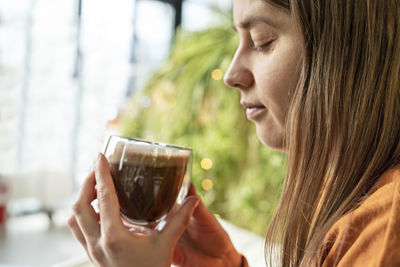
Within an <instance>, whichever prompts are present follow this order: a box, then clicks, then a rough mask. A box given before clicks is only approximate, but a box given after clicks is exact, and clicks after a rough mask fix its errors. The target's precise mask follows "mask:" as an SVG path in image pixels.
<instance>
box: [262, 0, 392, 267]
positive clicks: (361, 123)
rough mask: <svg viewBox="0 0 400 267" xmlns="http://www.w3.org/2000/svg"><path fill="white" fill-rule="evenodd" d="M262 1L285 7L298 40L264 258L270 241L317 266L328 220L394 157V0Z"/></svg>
mask: <svg viewBox="0 0 400 267" xmlns="http://www.w3.org/2000/svg"><path fill="white" fill-rule="evenodd" d="M264 1H266V2H269V3H272V4H274V5H278V6H280V7H282V8H285V9H287V11H288V12H290V13H291V14H292V15H293V17H294V19H295V21H296V22H298V25H299V29H300V31H302V33H303V36H304V44H305V53H304V60H303V65H302V77H301V79H300V82H299V86H298V88H297V90H296V92H295V95H294V96H293V100H292V105H291V110H290V112H289V114H288V118H287V130H286V141H285V142H286V148H287V152H288V170H287V175H286V179H285V184H284V189H283V192H282V197H281V201H280V204H279V206H278V208H277V211H276V214H275V216H274V218H273V220H272V222H271V225H270V227H269V229H268V232H267V241H266V242H267V243H266V256H267V257H269V256H271V255H273V252H274V249H273V244H274V243H275V242H277V243H278V244H280V248H279V253H278V254H279V255H278V256H280V262H281V264H282V266H285V267H286V266H311V265H319V264H320V263H321V260H323V259H322V258H321V253H320V252H321V250H322V249H323V247H324V238H325V236H326V234H327V232H328V231H329V229H330V228H331V227H332V225H333V224H334V223H335V222H336V221H337V220H338V219H339V218H340V217H342V216H343V215H344V214H346V213H348V212H349V211H351V210H353V209H354V208H356V207H357V206H358V205H359V204H360V203H361V202H362V200H363V199H365V197H366V196H367V195H368V193H369V192H370V190H371V189H372V187H373V186H374V185H375V184H376V182H377V180H378V179H379V177H381V176H382V174H383V173H384V172H385V171H386V170H389V169H391V168H394V167H395V166H396V165H398V164H399V162H400V82H399V80H400V39H399V38H400V36H399V32H400V2H399V1H398V0H363V1H355V0H321V1H314V0H292V1H290V0H264ZM272 257H273V256H272ZM275 264H276V262H275ZM272 265H274V263H272Z"/></svg>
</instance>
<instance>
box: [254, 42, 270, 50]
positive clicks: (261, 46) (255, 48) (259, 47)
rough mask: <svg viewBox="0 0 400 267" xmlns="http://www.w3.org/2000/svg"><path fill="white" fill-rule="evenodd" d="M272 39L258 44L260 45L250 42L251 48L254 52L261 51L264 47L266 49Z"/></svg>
mask: <svg viewBox="0 0 400 267" xmlns="http://www.w3.org/2000/svg"><path fill="white" fill-rule="evenodd" d="M272 42H273V41H270V42H268V43H266V44H264V45H260V46H255V45H254V44H251V50H253V51H255V52H263V51H264V50H265V49H267V48H268V47H269V46H270V45H271V43H272Z"/></svg>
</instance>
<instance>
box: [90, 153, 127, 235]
mask: <svg viewBox="0 0 400 267" xmlns="http://www.w3.org/2000/svg"><path fill="white" fill-rule="evenodd" d="M95 177H96V185H97V199H98V201H99V203H98V204H99V211H100V221H101V224H100V225H101V229H102V230H103V231H107V230H110V229H111V230H112V229H117V228H116V227H118V228H120V227H122V228H123V225H122V221H121V219H120V213H119V203H118V198H117V194H116V192H115V188H114V182H113V180H112V176H111V173H110V168H109V165H108V162H107V159H106V158H105V157H104V155H103V154H101V153H99V156H98V158H97V164H96V168H95Z"/></svg>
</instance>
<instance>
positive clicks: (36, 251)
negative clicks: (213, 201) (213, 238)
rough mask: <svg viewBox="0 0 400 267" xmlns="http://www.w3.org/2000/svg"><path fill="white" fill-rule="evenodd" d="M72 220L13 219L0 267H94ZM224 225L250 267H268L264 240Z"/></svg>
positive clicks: (1, 239)
mask: <svg viewBox="0 0 400 267" xmlns="http://www.w3.org/2000/svg"><path fill="white" fill-rule="evenodd" d="M68 217H69V211H65V212H61V213H59V214H55V216H54V217H53V223H50V220H49V218H48V217H47V215H46V214H35V215H29V216H24V217H16V218H9V219H8V220H7V223H6V225H5V226H4V225H3V226H1V227H0V267H6V266H7V267H16V266H21V267H22V266H23V267H27V266H29V267H32V266H35V267H36V266H54V267H86V266H91V265H90V264H89V262H88V261H87V257H86V255H85V251H84V249H83V248H82V247H81V246H80V245H79V243H78V242H77V241H76V240H75V239H74V237H73V236H72V234H71V232H70V231H69V229H68V227H67V224H66V221H67V218H68ZM220 222H221V224H222V225H223V227H224V228H225V230H226V231H227V232H228V234H229V235H230V237H231V240H232V242H233V244H234V245H235V247H236V249H237V250H238V251H240V252H241V253H243V254H244V255H245V256H246V258H247V259H248V261H249V264H250V266H252V267H258V266H260V267H265V263H264V239H263V238H262V237H260V236H258V235H256V234H254V233H251V232H249V231H247V230H244V229H241V228H239V227H236V226H234V225H233V224H231V223H229V222H226V221H224V220H220Z"/></svg>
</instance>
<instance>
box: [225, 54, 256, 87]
mask: <svg viewBox="0 0 400 267" xmlns="http://www.w3.org/2000/svg"><path fill="white" fill-rule="evenodd" d="M249 66H250V64H249V62H248V61H247V60H246V56H245V55H243V54H242V52H241V51H240V48H238V50H237V51H236V53H235V56H234V57H233V60H232V62H231V65H230V66H229V68H228V71H227V72H226V74H225V77H224V82H225V84H226V85H227V86H229V87H231V88H237V89H240V90H245V89H247V88H250V87H251V86H252V85H253V83H254V77H253V74H252V72H251V70H250V69H249Z"/></svg>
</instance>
